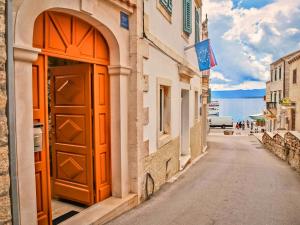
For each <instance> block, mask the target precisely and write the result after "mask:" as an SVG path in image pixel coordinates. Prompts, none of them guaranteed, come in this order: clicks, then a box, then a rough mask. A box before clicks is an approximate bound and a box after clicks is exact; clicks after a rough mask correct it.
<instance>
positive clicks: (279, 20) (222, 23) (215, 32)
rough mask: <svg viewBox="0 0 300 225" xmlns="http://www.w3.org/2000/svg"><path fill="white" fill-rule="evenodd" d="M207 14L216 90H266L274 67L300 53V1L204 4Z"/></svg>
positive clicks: (209, 0)
mask: <svg viewBox="0 0 300 225" xmlns="http://www.w3.org/2000/svg"><path fill="white" fill-rule="evenodd" d="M205 13H207V14H208V20H209V36H210V39H211V43H212V45H213V49H214V52H215V55H216V58H217V61H218V66H217V67H215V68H214V69H213V71H212V73H211V87H212V89H213V90H235V89H257V88H265V81H266V80H268V78H269V65H270V63H272V62H273V61H275V60H277V59H278V58H280V57H282V56H284V55H286V54H288V53H290V52H293V51H296V50H299V49H300V0H203V14H204V15H205ZM204 15H203V16H204Z"/></svg>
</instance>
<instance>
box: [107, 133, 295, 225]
mask: <svg viewBox="0 0 300 225" xmlns="http://www.w3.org/2000/svg"><path fill="white" fill-rule="evenodd" d="M208 141H209V149H208V154H207V155H206V156H205V157H204V158H202V159H200V160H199V161H198V162H197V163H196V164H194V165H193V166H192V167H191V168H190V169H189V170H188V171H187V172H186V173H185V174H183V175H182V176H181V177H180V178H179V179H178V180H177V181H175V183H173V184H166V185H165V186H164V187H163V188H162V189H161V190H160V191H159V192H157V193H155V195H154V196H153V197H152V198H151V199H150V200H149V201H147V202H145V203H144V204H141V205H140V206H139V207H137V208H136V209H133V210H131V211H130V212H128V213H125V214H124V215H122V216H121V217H119V218H117V219H115V220H113V221H111V222H110V223H108V225H118V224H120V225H121V224H122V225H126V224H128V225H175V224H178V225H195V224H199V225H200V224H201V225H206V224H222V225H225V224H230V225H233V224H239V225H242V224H252V225H254V224H272V225H277V224H278V225H283V224H289V225H297V224H300V218H299V211H300V192H299V190H300V179H299V178H300V176H299V174H297V173H296V172H295V171H293V170H292V169H291V168H290V167H289V166H288V165H287V164H286V163H285V162H282V161H280V160H279V159H278V158H276V156H274V155H273V154H271V153H270V152H268V150H265V149H264V148H263V147H262V145H261V144H260V142H259V141H258V140H257V139H256V138H255V137H253V136H246V135H244V136H223V135H221V134H220V133H213V134H210V136H209V138H208Z"/></svg>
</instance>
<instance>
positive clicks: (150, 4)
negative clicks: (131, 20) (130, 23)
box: [145, 0, 198, 67]
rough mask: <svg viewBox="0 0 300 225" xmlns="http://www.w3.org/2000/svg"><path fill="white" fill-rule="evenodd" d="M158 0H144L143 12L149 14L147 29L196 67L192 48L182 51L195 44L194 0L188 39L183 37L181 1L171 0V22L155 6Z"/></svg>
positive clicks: (194, 53) (196, 63)
mask: <svg viewBox="0 0 300 225" xmlns="http://www.w3.org/2000/svg"><path fill="white" fill-rule="evenodd" d="M157 2H158V0H145V13H146V14H147V15H148V16H149V31H150V33H151V34H153V35H155V36H156V37H158V38H159V39H160V40H161V41H162V42H163V43H164V44H165V45H167V46H168V47H170V48H172V49H173V50H174V51H176V52H177V54H179V55H181V56H182V57H184V58H186V60H187V61H189V62H190V63H191V64H192V65H194V66H195V67H198V62H197V57H196V52H195V49H194V48H191V49H189V50H187V51H184V48H185V47H187V46H190V45H193V44H195V33H194V32H195V23H194V22H195V2H194V1H192V3H193V6H192V33H191V34H190V36H189V38H188V41H187V40H186V39H185V38H183V36H182V34H183V9H182V8H183V1H182V0H176V1H173V10H172V21H171V23H170V22H169V21H168V20H167V19H166V18H165V17H164V16H163V15H162V13H161V12H160V11H159V10H158V8H157Z"/></svg>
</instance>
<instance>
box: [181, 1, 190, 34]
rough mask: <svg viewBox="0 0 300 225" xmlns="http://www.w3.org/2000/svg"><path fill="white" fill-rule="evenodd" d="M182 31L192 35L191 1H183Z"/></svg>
mask: <svg viewBox="0 0 300 225" xmlns="http://www.w3.org/2000/svg"><path fill="white" fill-rule="evenodd" d="M183 31H184V32H185V33H187V34H191V33H192V0H183Z"/></svg>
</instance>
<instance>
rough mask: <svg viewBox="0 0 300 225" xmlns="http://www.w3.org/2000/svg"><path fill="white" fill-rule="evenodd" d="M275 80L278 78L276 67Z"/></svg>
mask: <svg viewBox="0 0 300 225" xmlns="http://www.w3.org/2000/svg"><path fill="white" fill-rule="evenodd" d="M274 80H275V81H276V80H277V69H275V76H274Z"/></svg>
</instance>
